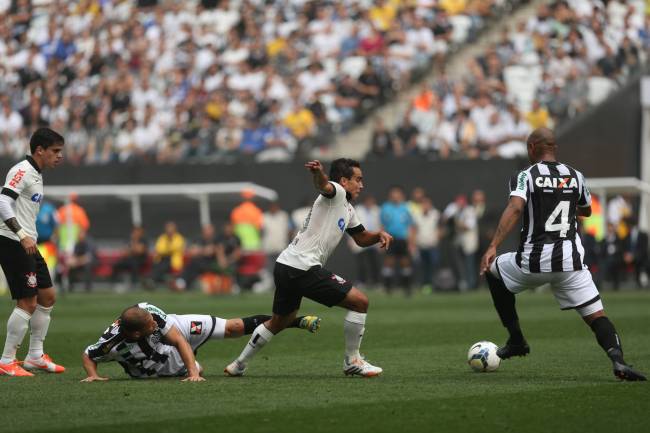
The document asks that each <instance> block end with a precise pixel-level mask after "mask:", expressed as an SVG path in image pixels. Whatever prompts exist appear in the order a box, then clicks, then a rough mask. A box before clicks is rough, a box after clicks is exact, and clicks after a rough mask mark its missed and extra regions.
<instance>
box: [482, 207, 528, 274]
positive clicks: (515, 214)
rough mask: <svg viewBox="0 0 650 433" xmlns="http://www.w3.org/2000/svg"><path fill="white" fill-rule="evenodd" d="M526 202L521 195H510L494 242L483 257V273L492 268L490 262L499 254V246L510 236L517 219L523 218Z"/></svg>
mask: <svg viewBox="0 0 650 433" xmlns="http://www.w3.org/2000/svg"><path fill="white" fill-rule="evenodd" d="M525 204H526V202H525V201H524V199H522V198H521V197H516V196H513V197H510V201H509V202H508V206H507V207H506V209H505V210H504V211H503V214H502V215H501V219H500V220H499V225H498V226H497V230H496V232H495V233H494V237H493V238H492V242H490V246H489V247H488V249H487V251H485V254H484V255H483V258H482V259H481V274H484V273H485V272H487V270H488V269H489V268H490V264H492V262H493V261H494V259H495V257H496V256H497V248H498V246H499V245H501V243H502V242H503V241H504V240H505V238H506V237H507V236H508V233H510V231H511V230H512V228H513V227H514V225H515V224H516V223H517V221H519V218H521V214H522V212H523V211H524V206H525Z"/></svg>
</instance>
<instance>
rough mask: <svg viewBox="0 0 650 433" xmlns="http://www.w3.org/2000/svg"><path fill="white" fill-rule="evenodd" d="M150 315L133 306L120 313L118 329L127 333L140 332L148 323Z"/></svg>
mask: <svg viewBox="0 0 650 433" xmlns="http://www.w3.org/2000/svg"><path fill="white" fill-rule="evenodd" d="M150 317H151V314H150V313H149V312H148V311H147V310H143V309H142V308H140V307H138V306H137V305H134V306H132V307H129V308H127V309H126V310H124V311H122V314H121V315H120V329H121V330H123V331H126V332H128V333H132V332H139V331H142V330H143V329H144V328H145V327H146V326H147V323H148V322H149V318H150Z"/></svg>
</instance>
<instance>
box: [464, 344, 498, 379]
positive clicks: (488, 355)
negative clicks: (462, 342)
mask: <svg viewBox="0 0 650 433" xmlns="http://www.w3.org/2000/svg"><path fill="white" fill-rule="evenodd" d="M497 349H498V347H497V345H496V344H494V343H492V342H490V341H479V342H478V343H475V344H473V345H472V347H470V348H469V350H468V351H467V363H468V364H469V366H470V367H472V370H474V371H481V372H485V371H494V370H496V369H497V368H499V364H501V358H499V357H498V356H497Z"/></svg>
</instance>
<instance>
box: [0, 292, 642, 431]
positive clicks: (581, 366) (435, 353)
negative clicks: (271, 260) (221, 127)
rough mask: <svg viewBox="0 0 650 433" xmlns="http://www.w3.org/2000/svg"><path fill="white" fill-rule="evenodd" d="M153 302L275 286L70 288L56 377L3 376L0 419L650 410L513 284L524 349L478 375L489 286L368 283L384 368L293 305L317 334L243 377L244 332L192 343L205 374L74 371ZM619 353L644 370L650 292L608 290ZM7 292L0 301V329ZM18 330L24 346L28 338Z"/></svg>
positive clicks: (289, 421) (150, 427)
mask: <svg viewBox="0 0 650 433" xmlns="http://www.w3.org/2000/svg"><path fill="white" fill-rule="evenodd" d="M145 300H146V301H149V302H151V303H153V304H155V305H157V306H159V307H161V308H162V309H163V310H164V311H166V312H168V313H172V312H173V313H208V314H213V315H216V316H220V317H240V316H242V315H250V314H255V313H265V312H268V311H269V310H270V307H271V296H270V295H244V296H240V297H205V296H202V295H200V294H195V293H191V294H182V295H175V294H169V293H135V294H128V295H113V294H90V295H75V294H73V295H69V296H67V297H65V298H63V299H60V301H59V303H58V305H57V307H56V308H55V310H54V315H53V321H52V325H51V328H50V333H49V336H48V339H47V341H46V350H47V351H48V352H49V353H50V354H51V355H52V356H53V358H54V359H55V360H56V361H58V362H60V363H62V364H63V365H65V366H66V367H67V371H66V373H65V374H63V375H58V376H55V375H47V374H38V375H37V377H34V378H8V377H0V390H1V393H0V397H1V398H0V432H3V433H4V432H7V433H8V432H21V433H26V432H31V431H43V432H45V431H47V432H59V431H60V432H64V431H65V432H92V433H100V432H129V433H130V432H155V433H162V432H209V431H215V432H224V433H226V432H227V433H235V432H257V431H264V432H310V433H315V432H339V431H355V432H384V431H385V432H398V433H409V432H418V431H435V432H447V431H449V432H465V431H472V432H488V431H495V432H589V433H595V432H624V431H628V432H641V431H648V430H649V429H650V427H649V426H648V424H649V422H650V386H649V385H648V383H647V382H646V383H620V382H618V381H617V380H616V379H615V378H614V377H613V375H612V373H611V370H610V363H609V361H608V360H607V358H606V356H605V354H604V353H603V352H602V350H601V349H600V347H598V346H597V344H596V342H595V339H594V337H593V335H592V332H591V330H590V329H589V328H588V327H586V326H585V325H584V324H583V323H582V321H581V320H580V319H579V317H578V316H577V315H576V314H575V313H574V312H561V311H560V310H559V309H558V307H557V305H556V304H555V301H554V300H553V297H552V295H551V294H550V293H525V294H522V295H520V296H519V297H518V307H519V312H520V316H521V321H522V326H523V329H524V332H525V333H526V335H527V337H528V341H529V343H530V345H531V350H532V353H531V355H530V356H528V357H526V358H521V359H514V360H508V361H504V362H503V363H502V364H501V367H500V368H499V370H498V371H497V372H495V373H473V372H472V371H470V369H469V367H468V366H467V364H466V353H467V349H468V348H469V346H470V345H471V344H472V343H474V342H476V341H479V340H483V339H486V340H491V341H493V342H495V343H496V344H502V343H503V342H504V341H505V337H506V334H505V330H503V329H502V328H501V326H500V324H499V323H498V319H497V315H496V313H495V311H494V309H493V307H492V303H491V300H490V297H489V294H488V293H487V292H479V293H474V294H469V295H462V296H461V295H436V296H422V295H418V296H415V297H414V298H412V299H404V298H402V297H401V296H393V297H388V296H386V295H383V294H379V293H371V294H370V300H371V302H370V313H369V315H368V322H367V324H366V335H365V338H364V342H363V346H362V350H363V352H364V353H365V354H366V355H367V357H368V359H369V360H370V361H371V362H374V363H376V364H378V365H380V366H381V367H383V368H384V375H383V376H381V377H379V378H373V379H361V378H346V377H344V376H343V374H342V353H343V335H342V334H343V331H342V319H343V314H344V312H343V310H340V309H327V308H324V307H321V306H319V305H317V304H314V303H312V302H311V301H307V300H305V301H304V302H303V308H302V310H301V311H302V312H303V313H317V314H319V315H321V316H322V317H323V323H322V327H321V330H320V332H319V333H317V334H315V335H312V334H308V333H306V332H304V331H299V330H287V331H286V332H284V333H282V334H280V335H279V336H277V337H276V338H275V339H274V340H273V341H272V342H271V343H270V344H269V345H268V346H267V347H265V348H264V350H263V351H262V352H261V353H260V354H259V355H258V357H257V358H256V359H255V360H254V361H253V362H252V364H251V365H250V367H249V371H248V372H247V375H246V376H245V377H242V378H227V377H224V376H223V373H222V370H223V367H224V366H225V365H226V364H227V363H228V362H229V361H231V360H232V359H233V358H234V357H235V356H236V355H237V354H238V353H239V352H240V350H241V348H242V347H243V345H244V344H245V343H246V339H245V338H242V339H238V340H228V341H213V342H209V343H207V344H206V345H204V346H203V347H202V348H201V351H200V353H199V355H198V359H199V361H200V362H201V364H202V365H203V366H204V369H205V376H206V378H207V381H206V382H204V383H181V382H180V381H179V380H177V379H162V380H143V381H135V380H130V379H128V378H127V377H126V376H125V375H124V373H123V372H122V370H121V368H120V367H119V365H117V364H104V365H100V367H101V368H100V372H101V373H104V374H106V375H108V376H110V377H111V380H110V381H108V382H105V383H91V384H85V383H79V380H80V379H82V378H83V377H84V374H83V370H82V368H81V363H80V354H81V352H82V350H83V349H84V348H85V347H86V346H87V345H88V344H90V343H93V342H95V341H96V339H97V338H98V337H99V335H100V334H101V332H102V331H103V330H104V329H105V327H106V326H108V325H109V324H110V323H111V321H112V320H113V319H114V318H115V317H116V316H117V315H118V313H119V312H120V311H121V310H122V309H123V308H124V307H126V306H128V305H130V304H133V303H135V302H137V301H145ZM604 301H605V306H606V311H607V312H608V314H609V316H610V317H611V318H612V320H613V322H614V323H615V325H616V326H617V329H618V331H619V334H620V335H621V337H622V341H623V346H624V348H625V349H626V357H627V359H628V362H630V363H631V364H634V365H635V366H636V367H638V368H639V369H640V370H642V371H644V372H646V373H650V338H648V336H649V335H650V292H647V291H646V292H623V293H611V292H606V293H605V294H604ZM12 305H13V304H12V302H10V300H9V299H8V298H6V297H5V298H3V299H2V303H1V304H0V329H1V330H2V331H0V332H2V333H3V334H2V335H0V338H1V339H2V342H4V331H5V320H6V318H7V317H8V314H9V312H10V310H11V308H12ZM27 338H28V337H26V339H25V342H24V345H23V348H22V349H21V351H20V353H19V356H20V357H21V358H22V357H23V356H24V353H25V351H26V349H27V346H28V341H27Z"/></svg>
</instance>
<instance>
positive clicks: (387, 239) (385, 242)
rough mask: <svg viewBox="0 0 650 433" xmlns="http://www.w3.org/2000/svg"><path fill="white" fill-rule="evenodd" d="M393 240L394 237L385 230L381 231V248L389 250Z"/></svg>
mask: <svg viewBox="0 0 650 433" xmlns="http://www.w3.org/2000/svg"><path fill="white" fill-rule="evenodd" d="M391 242H393V237H392V236H391V235H389V234H388V233H386V232H384V231H380V232H379V248H383V249H385V250H388V248H389V247H390V243H391Z"/></svg>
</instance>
